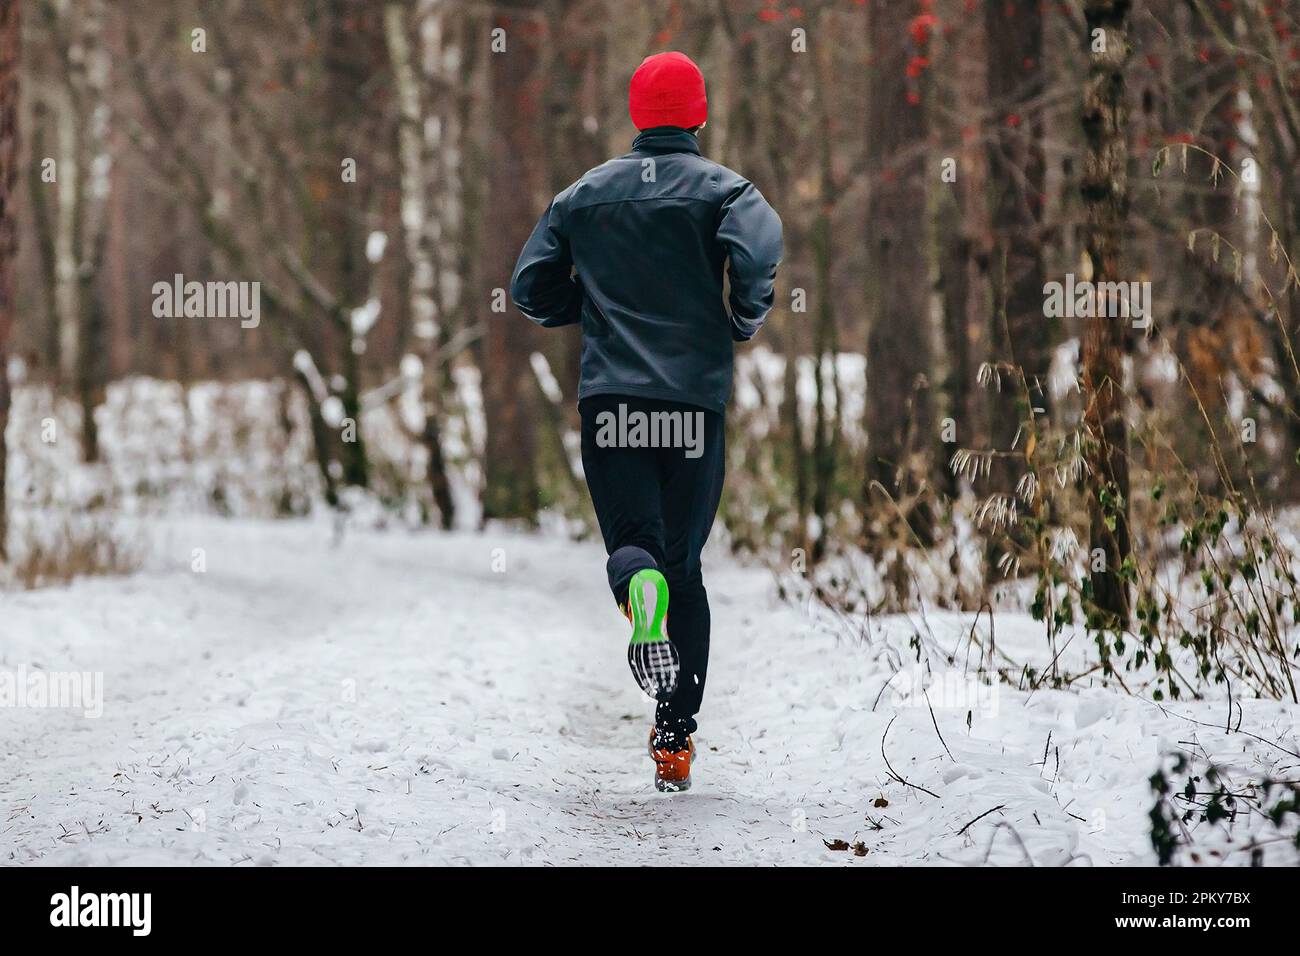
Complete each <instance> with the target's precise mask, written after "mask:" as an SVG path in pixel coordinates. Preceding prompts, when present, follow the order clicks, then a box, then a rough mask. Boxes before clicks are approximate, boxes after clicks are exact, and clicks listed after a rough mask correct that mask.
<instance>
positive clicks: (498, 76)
mask: <svg viewBox="0 0 1300 956" xmlns="http://www.w3.org/2000/svg"><path fill="white" fill-rule="evenodd" d="M491 22H492V26H493V28H497V27H500V28H502V29H504V30H505V37H506V49H505V51H504V52H494V53H492V54H490V55H489V72H490V74H491V86H492V107H493V116H492V148H491V149H490V150H489V157H490V158H489V162H490V164H491V169H490V173H489V184H488V209H487V274H488V275H490V276H493V277H495V280H494V281H493V283H492V285H493V286H495V287H499V288H505V286H506V285H508V283H509V276H510V270H511V268H512V267H513V266H514V262H515V259H516V258H517V257H518V254H519V250H520V249H521V248H522V247H523V244H524V242H525V241H526V240H527V239H528V234H529V233H530V232H531V231H532V228H533V224H534V222H535V221H536V217H537V216H538V215H539V213H540V210H539V209H537V208H536V206H535V202H534V200H535V197H537V196H539V195H540V194H541V193H542V192H543V191H544V189H545V183H546V180H545V175H546V150H545V146H544V144H543V142H542V137H541V131H540V129H539V120H540V116H539V113H540V104H541V96H542V84H543V78H542V72H541V69H540V67H541V56H540V47H541V38H542V31H543V20H542V18H541V4H540V3H539V2H537V0H527V2H522V3H521V2H513V3H509V4H502V5H500V8H499V10H498V12H497V13H496V14H495V15H494V16H493V18H492V21H491ZM535 333H536V330H535V329H534V328H532V326H531V323H529V322H528V321H527V320H525V319H524V318H523V317H522V316H520V315H519V313H518V312H516V311H514V310H513V309H510V308H507V309H506V310H505V311H503V312H489V313H488V317H487V334H486V336H485V337H484V338H485V341H484V352H485V355H486V363H485V367H484V369H483V374H484V379H485V381H484V389H483V409H484V414H485V415H486V418H487V451H486V461H485V467H484V471H485V478H486V482H485V487H484V490H483V516H484V518H524V519H527V520H529V521H532V520H534V519H535V517H536V515H537V510H538V506H539V504H540V490H539V488H538V481H537V467H536V459H537V435H536V429H535V425H534V415H533V410H532V408H531V403H532V402H533V401H534V400H535V399H534V396H535V394H536V390H535V389H533V388H529V387H527V385H526V384H525V383H527V382H528V381H529V380H530V379H531V378H532V376H533V371H532V368H531V367H530V364H529V355H530V354H531V353H532V352H533V351H534V349H535V348H536V347H537V345H538V344H539V343H538V337H537V335H536V334H535Z"/></svg>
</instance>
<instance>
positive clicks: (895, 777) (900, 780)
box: [880, 714, 940, 800]
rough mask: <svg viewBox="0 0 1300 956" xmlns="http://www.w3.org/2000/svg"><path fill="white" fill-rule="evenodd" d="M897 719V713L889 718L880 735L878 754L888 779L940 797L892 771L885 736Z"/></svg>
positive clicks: (937, 797)
mask: <svg viewBox="0 0 1300 956" xmlns="http://www.w3.org/2000/svg"><path fill="white" fill-rule="evenodd" d="M897 719H898V715H897V714H895V715H894V716H893V717H890V718H889V724H888V725H887V726H886V727H885V732H884V734H882V735H881V737H880V756H881V757H883V758H884V760H885V769H886V770H887V771H888V773H889V777H890V779H891V780H895V781H897V782H898V783H901V784H902V785H903V786H905V787H911V788H912V789H913V790H920V791H921V792H922V793H928V794H929V795H930V796H932V797H934V798H935V799H936V800H938V799H940V797H939V795H938V794H937V793H935V792H934V791H933V790H926V789H925V787H923V786H921V785H920V784H916V783H911V782H910V781H907V780H904V779H903V778H902V777H900V776H899V775H898V774H897V773H895V772H894V768H893V766H891V765H890V763H889V756H888V755H887V754H886V753H885V738H886V737H888V736H889V728H890V727H892V726H894V721H896V720H897Z"/></svg>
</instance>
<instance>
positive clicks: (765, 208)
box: [718, 182, 782, 342]
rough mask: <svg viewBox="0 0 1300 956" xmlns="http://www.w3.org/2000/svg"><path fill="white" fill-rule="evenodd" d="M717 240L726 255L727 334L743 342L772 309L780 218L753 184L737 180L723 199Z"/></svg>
mask: <svg viewBox="0 0 1300 956" xmlns="http://www.w3.org/2000/svg"><path fill="white" fill-rule="evenodd" d="M718 242H720V243H721V244H722V246H723V248H724V249H726V250H727V254H728V255H729V256H730V257H731V266H730V276H729V279H730V282H731V296H730V305H731V337H732V339H734V340H735V341H737V342H748V341H749V340H750V339H751V338H753V337H754V333H756V332H757V331H758V330H759V329H760V328H761V327H762V325H763V321H764V320H765V319H766V318H767V314H768V313H769V312H770V311H772V304H773V302H774V301H775V299H776V293H775V290H774V289H773V285H772V284H773V282H774V281H775V280H776V267H777V266H778V265H780V263H781V254H782V240H781V217H780V216H778V215H777V214H776V210H774V209H773V208H772V207H771V206H769V205H768V204H767V200H766V199H764V198H763V194H762V193H760V192H759V191H758V189H756V188H755V187H754V184H753V183H749V182H742V183H740V184H739V185H738V186H737V187H736V188H735V189H733V190H732V191H731V193H730V195H728V196H727V198H726V199H725V200H724V201H723V203H722V214H721V219H720V221H719V223H718Z"/></svg>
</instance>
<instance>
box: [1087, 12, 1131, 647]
mask: <svg viewBox="0 0 1300 956" xmlns="http://www.w3.org/2000/svg"><path fill="white" fill-rule="evenodd" d="M1129 6H1130V4H1129V0H1088V2H1087V3H1086V4H1085V6H1084V14H1085V19H1086V22H1087V27H1088V35H1087V36H1086V37H1085V38H1084V42H1085V50H1087V51H1088V55H1089V57H1090V62H1089V68H1088V79H1087V83H1086V85H1085V87H1084V94H1083V111H1082V119H1083V130H1084V136H1085V139H1086V143H1087V149H1086V152H1085V154H1084V159H1083V177H1082V182H1081V190H1082V194H1083V202H1084V209H1085V222H1084V230H1083V234H1084V240H1083V241H1084V251H1085V253H1086V255H1087V257H1088V259H1089V260H1090V261H1091V263H1092V276H1091V278H1092V280H1093V281H1094V282H1097V283H1100V282H1114V281H1121V280H1123V279H1124V276H1123V275H1122V262H1123V260H1122V256H1123V249H1124V229H1125V225H1126V221H1127V216H1128V143H1127V140H1126V126H1127V123H1128V111H1127V107H1126V104H1125V99H1124V65H1125V63H1126V62H1127V60H1128V37H1127V29H1128V14H1129ZM1096 30H1103V31H1105V50H1104V51H1102V52H1092V33H1093V31H1096ZM1101 305H1102V303H1100V302H1098V310H1097V311H1098V312H1100V311H1101V308H1100V306H1101ZM1127 329H1128V326H1127V324H1126V322H1125V321H1124V320H1123V319H1120V318H1105V317H1104V316H1100V315H1099V316H1094V317H1092V318H1088V319H1085V320H1084V338H1083V388H1084V399H1085V402H1086V404H1085V407H1084V424H1085V427H1086V429H1087V432H1088V440H1087V442H1086V456H1087V461H1088V466H1089V474H1088V478H1087V482H1088V513H1089V527H1090V540H1091V548H1092V550H1093V552H1094V555H1095V553H1096V552H1097V550H1098V549H1100V550H1101V552H1102V553H1103V554H1104V557H1105V563H1104V567H1102V568H1101V569H1100V570H1093V571H1092V577H1091V583H1092V600H1093V603H1094V604H1095V606H1096V610H1097V611H1099V612H1101V614H1102V615H1103V616H1104V617H1106V618H1109V623H1116V622H1117V623H1119V624H1124V623H1126V622H1127V620H1128V610H1129V594H1128V585H1127V584H1126V583H1125V581H1124V579H1123V578H1122V577H1121V575H1120V570H1121V567H1122V565H1123V564H1124V561H1125V560H1126V559H1127V558H1128V557H1129V553H1130V546H1131V543H1130V533H1129V459H1128V426H1127V424H1126V422H1125V420H1124V367H1123V357H1124V351H1125V347H1126V339H1127Z"/></svg>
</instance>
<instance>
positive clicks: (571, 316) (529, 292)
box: [510, 197, 582, 329]
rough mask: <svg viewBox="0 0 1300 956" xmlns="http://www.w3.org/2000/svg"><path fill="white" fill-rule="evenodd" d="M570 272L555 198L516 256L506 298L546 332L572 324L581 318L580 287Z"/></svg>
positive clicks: (566, 243) (557, 200) (570, 261)
mask: <svg viewBox="0 0 1300 956" xmlns="http://www.w3.org/2000/svg"><path fill="white" fill-rule="evenodd" d="M572 272H573V256H572V254H571V253H570V251H569V240H568V238H567V237H566V236H565V235H564V231H563V217H562V215H561V211H560V207H559V197H556V199H553V200H552V201H551V204H550V205H549V206H547V207H546V212H544V213H542V218H541V219H539V220H538V222H537V226H536V227H535V228H534V229H533V234H532V235H531V236H529V237H528V242H526V243H525V244H524V248H523V251H522V252H520V253H519V261H518V262H516V263H515V271H514V275H513V276H512V277H511V279H510V298H511V299H513V300H514V303H515V305H516V306H518V308H519V311H520V312H522V313H523V314H524V315H526V316H528V317H529V318H530V319H532V320H533V321H534V322H536V323H537V324H538V325H541V326H544V327H546V328H548V329H549V328H554V327H555V326H559V325H572V324H573V323H574V322H578V321H580V320H581V318H582V285H581V284H580V283H579V282H578V281H577V279H575V278H574V277H573V275H572Z"/></svg>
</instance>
